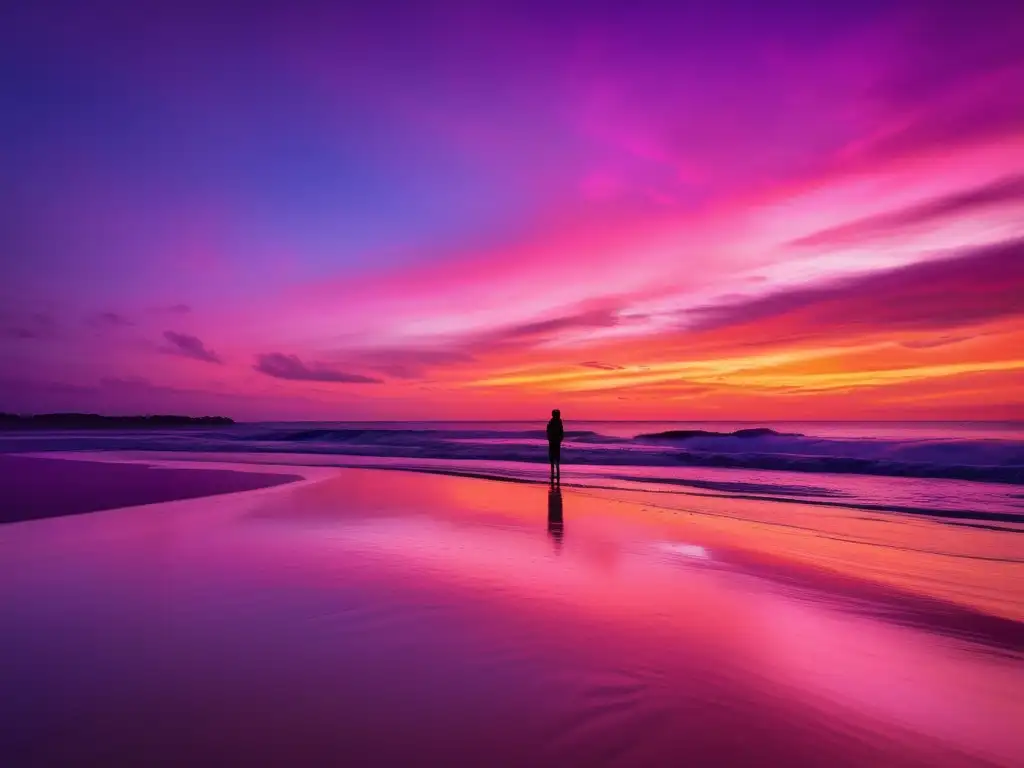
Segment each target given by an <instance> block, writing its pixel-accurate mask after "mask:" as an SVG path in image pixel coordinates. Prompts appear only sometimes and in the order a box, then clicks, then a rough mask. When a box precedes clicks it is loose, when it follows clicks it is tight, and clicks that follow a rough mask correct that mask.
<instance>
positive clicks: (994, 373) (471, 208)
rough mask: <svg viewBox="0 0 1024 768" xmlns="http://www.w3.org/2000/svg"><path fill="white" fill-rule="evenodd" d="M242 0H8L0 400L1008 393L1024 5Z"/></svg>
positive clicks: (1017, 405) (557, 402) (710, 414)
mask: <svg viewBox="0 0 1024 768" xmlns="http://www.w3.org/2000/svg"><path fill="white" fill-rule="evenodd" d="M248 5H249V7H248V9H247V10H242V8H243V7H242V6H241V5H239V4H237V3H228V2H225V1H224V0H210V1H209V2H207V3H204V4H202V6H201V7H199V6H198V4H173V3H168V4H164V6H165V7H163V8H154V7H148V6H147V4H140V3H134V2H127V1H125V2H120V3H118V2H111V1H110V0H97V1H96V2H93V3H89V4H83V3H65V2H62V1H61V0H55V1H54V2H48V3H24V4H21V6H22V7H19V8H13V9H10V10H7V11H5V21H4V24H3V25H2V28H0V176H2V178H3V183H2V184H0V267H2V280H0V411H14V412H23V413H30V412H43V411H90V412H100V413H186V414H194V415H200V414H222V415H227V416H231V417H233V418H236V419H244V420H296V419H318V420H319V419H338V420H349V419H369V420H379V419H384V420H387V419H428V420H429V419H469V420H475V419H520V418H531V419H541V418H544V416H545V415H546V414H547V412H548V411H549V410H550V409H551V408H552V407H559V408H561V409H562V411H563V414H564V416H565V418H567V419H672V420H705V419H708V420H710V419H728V420H743V421H749V420H778V419H795V420H801V419H953V420H961V419H1024V386H1022V385H1024V6H1021V5H1020V3H1019V2H1005V3H997V2H991V1H990V0H975V1H974V2H970V3H966V2H964V3H938V2H873V1H872V0H861V1H859V2H844V1H842V0H836V2H833V3H821V2H797V1H796V0H791V1H786V2H782V1H779V2H775V1H766V2H763V3H757V4H753V3H736V2H732V1H731V0H719V1H718V2H685V0H673V1H672V2H661V3H651V2H643V1H641V0H636V1H633V2H628V3H624V2H619V3H611V2H600V0H591V1H590V2H575V1H574V0H569V1H568V2H562V3H550V2H533V1H532V0H527V1H524V2H516V3H502V2H489V3H480V2H461V1H457V0H441V2H430V1H429V0H421V1H419V2H407V3H395V2H389V1H388V0H380V1H379V2H374V3H303V2H299V1H295V2H288V3H273V2H257V3H251V4H248ZM143 6H147V7H143ZM193 6H195V7H193Z"/></svg>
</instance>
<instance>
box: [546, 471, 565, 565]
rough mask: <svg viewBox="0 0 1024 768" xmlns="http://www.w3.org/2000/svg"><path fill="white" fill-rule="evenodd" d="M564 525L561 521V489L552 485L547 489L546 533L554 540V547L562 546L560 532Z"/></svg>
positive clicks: (563, 529) (558, 548)
mask: <svg viewBox="0 0 1024 768" xmlns="http://www.w3.org/2000/svg"><path fill="white" fill-rule="evenodd" d="M564 531H565V526H564V524H563V523H562V491H561V489H559V488H555V487H552V488H551V489H550V490H549V491H548V533H549V534H550V535H551V538H552V539H554V541H555V549H556V550H560V549H561V548H562V533H563V532H564Z"/></svg>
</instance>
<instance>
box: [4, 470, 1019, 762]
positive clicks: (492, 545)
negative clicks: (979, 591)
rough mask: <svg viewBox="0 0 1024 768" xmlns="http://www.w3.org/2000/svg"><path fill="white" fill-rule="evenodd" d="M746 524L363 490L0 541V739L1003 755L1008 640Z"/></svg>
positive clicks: (235, 499)
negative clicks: (795, 557)
mask: <svg viewBox="0 0 1024 768" xmlns="http://www.w3.org/2000/svg"><path fill="white" fill-rule="evenodd" d="M553 524H554V527H555V530H556V531H557V536H556V535H555V532H554V531H553V530H552V525H553ZM743 533H744V531H742V530H739V529H736V528H729V529H722V528H716V527H711V528H706V527H701V526H699V525H693V524H692V523H688V522H686V521H680V520H664V519H657V518H651V517H642V516H640V515H638V514H637V511H636V509H635V508H634V507H631V506H628V505H623V504H620V503H618V502H616V501H610V500H606V499H600V498H594V497H592V496H585V495H581V494H577V493H574V492H573V491H572V490H571V489H562V491H561V494H560V495H559V496H555V495H554V494H552V493H551V492H549V490H548V489H546V488H543V487H537V486H529V485H515V484H504V483H503V484H497V483H492V482H487V481H482V480H471V479H465V478H451V477H437V476H426V475H416V474H407V473H399V472H380V471H368V470H344V471H341V472H339V473H338V475H337V477H336V478H334V479H326V480H323V481H321V482H317V483H312V484H307V485H304V486H299V487H292V488H289V487H284V488H278V489H271V490H269V491H259V492H255V493H252V494H245V495H239V496H224V497H218V498H210V499H200V500H190V501H182V502H173V503H170V504H166V505H160V506H154V507H151V508H140V509H135V510H123V511H120V510H119V511H111V512H101V513H97V514H93V515H84V516H80V517H75V518H67V519H60V520H50V521H43V522H39V523H29V524H23V525H18V526H8V527H5V528H0V608H2V612H3V616H4V618H5V625H6V626H11V627H16V631H14V632H5V633H4V634H3V636H2V637H0V651H2V653H3V658H4V659H6V660H9V661H16V662H17V663H12V664H6V665H4V667H3V668H2V671H0V686H2V687H3V690H5V691H6V692H9V695H5V696H4V699H3V703H2V704H0V717H2V718H3V720H4V722H7V723H10V724H12V730H11V731H10V732H11V733H12V734H13V736H11V737H3V738H4V739H5V740H7V743H6V744H5V747H9V748H10V749H11V750H14V751H13V752H12V753H13V754H16V755H20V756H24V757H25V758H26V759H28V758H31V759H36V760H39V761H44V762H45V761H46V760H51V761H52V760H53V759H58V758H61V757H67V756H71V755H75V756H78V758H79V759H82V760H87V759H90V758H95V759H103V760H106V761H108V762H109V761H111V760H115V761H116V760H121V761H124V760H130V761H132V762H146V761H147V760H148V759H152V758H154V757H159V759H162V760H165V761H169V762H179V763H180V762H190V761H192V762H194V761H202V760H207V761H209V760H211V759H215V760H222V761H232V760H233V761H238V760H247V761H252V760H267V759H271V760H273V759H280V760H289V761H292V762H302V761H303V760H306V761H321V762H322V761H325V760H328V761H332V762H333V761H337V760H339V759H340V760H342V761H344V760H345V759H346V758H347V759H348V760H351V761H356V760H355V758H356V757H361V758H364V761H369V760H370V759H371V758H372V759H373V760H375V761H378V762H383V763H387V762H390V763H402V764H409V763H411V762H419V763H422V762H424V761H426V762H434V763H438V762H449V763H450V762H453V761H471V762H473V763H476V764H480V763H487V764H560V765H577V764H578V765H602V764H608V765H638V764H676V763H680V762H683V763H686V762H692V763H694V764H707V763H712V762H715V763H724V764H752V765H753V764H757V765H763V764H805V765H820V764H830V765H860V764H873V765H874V764H885V765H969V764H976V763H977V762H978V761H985V760H987V761H991V762H995V763H997V764H1006V765H1011V764H1013V763H1014V762H1015V761H1016V760H1018V759H1019V758H1020V757H1021V755H1022V754H1024V751H1022V741H1021V737H1020V736H1019V735H1018V733H1017V732H1016V731H1015V726H1014V725H1013V723H1014V722H1015V721H1018V720H1019V718H1015V717H1013V716H1012V715H1014V714H1015V713H1019V712H1021V707H1022V702H1021V698H1020V691H1021V690H1024V671H1022V664H1021V654H1020V650H1021V648H1020V646H1015V643H1016V642H1017V640H1018V639H1019V636H1020V635H1019V630H1018V632H1017V634H1014V632H1013V628H1014V627H1019V625H1018V624H1016V623H1014V622H1009V623H1008V624H1006V625H1000V627H1001V628H1002V630H1003V634H1001V635H999V634H997V633H991V637H990V638H989V637H988V635H985V636H984V637H981V636H979V637H978V638H975V639H974V640H967V639H964V638H963V637H962V636H958V635H953V634H950V632H949V631H947V630H948V628H949V626H950V623H949V621H947V620H946V619H947V618H948V617H947V616H946V614H947V613H948V612H949V611H952V610H954V609H955V606H953V607H949V606H948V604H945V603H942V604H940V603H935V602H934V598H929V599H930V600H932V602H928V603H926V604H925V605H924V607H923V608H922V607H920V606H917V604H916V603H914V599H915V597H914V595H912V594H909V593H907V594H905V595H903V593H893V592H892V591H891V589H890V591H889V592H884V593H881V592H878V589H879V587H877V586H875V587H870V585H869V587H870V588H868V587H864V588H861V586H860V582H857V584H853V585H851V584H850V583H849V582H848V581H845V580H840V581H836V580H835V578H834V577H832V576H829V574H828V572H825V571H821V570H819V569H816V568H815V567H813V563H812V564H811V565H808V563H807V562H806V561H805V562H803V563H800V562H797V563H795V564H794V563H793V562H782V561H779V560H778V556H777V554H776V555H772V554H771V550H769V552H768V553H763V552H762V553H760V554H758V542H759V541H760V538H759V537H760V536H761V533H762V532H761V530H760V529H759V528H758V527H757V526H756V525H751V526H750V527H748V528H747V529H746V531H745V534H746V535H745V536H743V535H742V534H743ZM767 543H768V544H769V546H770V547H771V539H769V540H768V541H767ZM805 546H807V547H809V548H813V547H822V548H823V549H824V550H825V551H827V550H828V549H829V548H830V547H832V546H834V544H833V543H830V542H829V540H823V541H818V540H816V539H814V538H813V537H808V538H806V541H805ZM902 562H903V563H904V565H908V566H909V565H915V564H917V563H918V562H919V561H917V560H913V559H910V558H909V557H907V556H904V559H903V560H902ZM886 589H889V587H886ZM894 595H895V597H894ZM900 595H903V597H902V598H900ZM896 598H900V599H901V600H905V601H906V603H907V605H914V606H917V608H915V610H916V611H917V612H916V613H914V617H915V620H914V621H913V622H909V624H912V626H911V625H908V622H905V621H901V615H899V613H898V611H896V610H895V608H894V607H893V606H898V605H902V603H900V602H898V601H897V600H896ZM886 601H887V602H886ZM879 605H881V606H883V607H884V608H885V610H881V611H880V610H869V608H872V607H873V606H874V607H877V606H879ZM942 605H947V608H943V609H941V610H940V607H941V606H942ZM961 610H966V609H961ZM944 611H945V613H944ZM971 615H972V616H973V615H974V614H971ZM944 617H945V618H944ZM977 621H978V622H981V625H984V620H983V617H982V618H978V619H977ZM984 626H988V625H984ZM986 638H988V640H989V641H986ZM997 640H998V642H997ZM1007 715H1010V717H1007ZM8 739H9V740H8ZM339 756H340V757H339Z"/></svg>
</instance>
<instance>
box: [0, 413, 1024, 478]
mask: <svg viewBox="0 0 1024 768" xmlns="http://www.w3.org/2000/svg"><path fill="white" fill-rule="evenodd" d="M544 440H545V438H544V431H543V430H542V429H519V430H517V429H463V428H458V427H450V428H437V429H431V428H419V427H403V428H381V427H375V426H366V427H361V426H360V427H352V426H345V427H333V426H322V427H321V426H317V427H312V426H311V427H308V428H304V427H301V426H298V425H282V426H275V425H258V424H251V425H236V426H233V427H225V428H214V429H177V430H171V429H168V430H146V431H145V432H144V433H140V432H138V431H123V432H112V431H104V432H102V433H82V432H77V433H71V432H65V433H60V434H57V433H54V434H51V435H45V434H40V433H38V432H34V433H31V434H26V435H22V436H11V435H4V436H0V450H8V451H11V450H16V451H31V450H36V451H37V450H103V449H109V450H167V451H171V450H176V451H182V450H185V451H189V450H191V451H214V452H216V451H249V452H289V451H292V452H301V453H313V454H338V455H351V456H379V457H391V458H416V459H442V460H457V461H466V460H488V461H506V462H524V463H546V462H547V451H546V450H545V447H544V445H545V443H544ZM562 461H563V463H564V464H568V465H573V464H575V465H585V466H610V467H623V466H635V467H688V466H689V467H718V468H724V469H745V470H771V471H785V472H801V473H831V474H844V475H875V476H889V477H909V478H946V479H953V480H971V481H979V482H991V483H1010V484H1017V485H1024V441H1019V440H1001V439H967V438H955V439H954V438H948V439H938V438H928V439H922V438H915V439H879V438H834V437H815V436H811V435H803V434H797V433H785V432H778V431H775V430H773V429H770V428H768V427H759V428H752V429H743V430H738V431H735V432H713V431H706V430H673V431H666V432H660V433H654V434H638V435H636V436H633V437H621V436H610V435H605V434H601V433H599V432H594V431H587V430H579V431H568V432H567V433H566V442H565V444H564V446H563V448H562Z"/></svg>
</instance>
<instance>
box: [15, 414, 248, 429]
mask: <svg viewBox="0 0 1024 768" xmlns="http://www.w3.org/2000/svg"><path fill="white" fill-rule="evenodd" d="M234 423H235V422H234V420H232V419H229V418H227V417H226V416H165V415H154V416H100V415H99V414H96V413H39V414H36V415H34V416H21V415H18V414H16V413H0V429H131V428H137V427H142V428H144V427H223V426H227V425H229V424H234Z"/></svg>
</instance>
